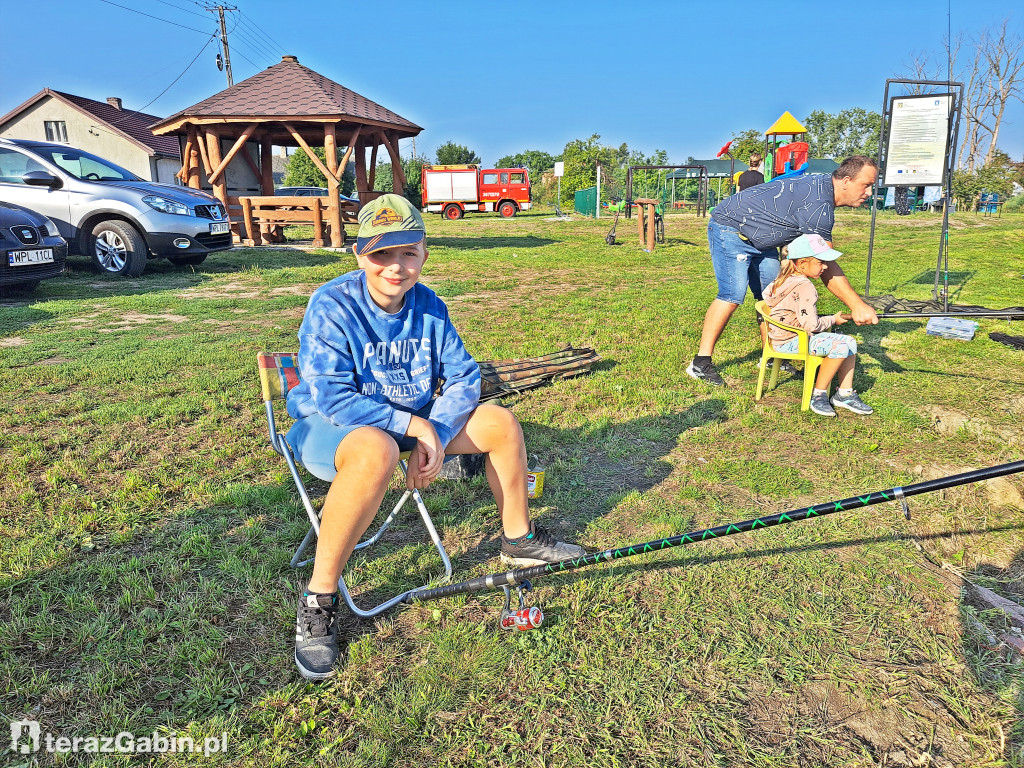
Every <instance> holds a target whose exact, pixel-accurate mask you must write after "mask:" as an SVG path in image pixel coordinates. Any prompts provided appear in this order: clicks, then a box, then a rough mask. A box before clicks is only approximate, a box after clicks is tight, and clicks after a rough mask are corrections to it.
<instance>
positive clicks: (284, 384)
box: [256, 352, 452, 618]
mask: <svg viewBox="0 0 1024 768" xmlns="http://www.w3.org/2000/svg"><path fill="white" fill-rule="evenodd" d="M297 357H298V356H297V355H295V354H290V353H283V352H260V353H259V354H257V355H256V362H257V365H258V366H259V373H260V386H261V388H262V390H263V404H264V406H265V407H266V409H267V426H268V428H269V430H270V445H271V447H272V448H273V449H274V450H275V451H277V452H278V453H279V454H281V455H282V456H284V460H285V461H286V462H287V463H288V469H289V471H290V472H291V474H292V479H293V480H294V481H295V487H296V489H297V490H298V492H299V498H300V499H302V506H303V507H305V509H306V515H307V516H308V517H309V526H310V527H309V532H308V533H307V534H306V537H305V538H304V539H303V540H302V543H301V544H300V545H299V548H298V549H297V550H295V554H294V555H293V556H292V561H291V565H292V568H301V567H302V566H304V565H307V564H308V563H311V562H313V558H308V559H306V560H302V561H300V560H299V558H301V557H302V553H303V552H304V551H305V549H306V547H307V546H309V544H310V543H311V542H312V541H313V538H314V537H315V536H319V535H320V514H319V512H318V511H317V510H315V509H314V508H313V503H312V502H311V501H310V499H309V494H308V493H307V492H306V486H305V483H303V481H302V476H301V475H300V474H299V463H298V461H297V460H296V458H295V456H294V454H293V453H292V450H291V447H290V446H289V445H288V441H287V440H285V437H284V435H283V434H282V433H280V432H278V431H277V426H276V423H275V421H274V402H275V401H278V400H283V399H284V398H285V397H286V396H287V395H288V391H289V390H290V389H292V388H293V387H295V386H296V385H297V384H298V383H299V370H298V368H296V365H295V363H296V358H297ZM408 458H409V453H408V452H406V453H403V454H401V456H400V458H399V462H398V463H399V465H400V466H401V468H402V473H403V474H404V475H408V472H409V465H408V463H407V462H408ZM322 479H325V480H330V478H322ZM410 498H412V499H413V500H414V501H415V503H416V508H417V509H418V510H419V513H420V518H422V520H423V524H424V525H425V526H426V528H427V533H429V534H430V539H431V541H433V542H434V546H435V547H436V548H437V553H438V554H439V555H440V556H441V561H442V562H443V563H444V570H445V575H444V577H443V579H440V580H439V583H441V584H443V583H445V582H447V581H449V580H450V579H451V577H452V564H451V561H450V560H449V559H448V553H447V552H446V551H445V548H444V545H443V544H442V543H441V537H440V536H438V534H437V529H436V528H435V527H434V521H433V520H431V518H430V513H429V512H428V511H427V508H426V506H425V505H424V504H423V498H422V497H421V496H420V492H419V491H418V490H415V489H414V490H411V491H409V490H407V491H406V492H405V493H404V494H403V495H402V498H400V499H399V500H398V503H397V504H395V507H394V509H392V510H391V514H389V515H388V516H387V518H386V519H385V520H384V522H383V523H382V524H381V526H380V528H379V529H378V530H377V532H376V533H375V534H373V536H371V537H370V538H368V539H366V540H365V541H362V542H360V543H359V544H357V545H356V550H360V549H365V548H366V547H370V546H372V545H374V544H376V543H377V542H378V541H380V539H381V537H382V536H383V535H384V532H385V531H386V530H387V529H388V528H389V527H390V526H391V524H392V523H393V522H394V520H395V518H396V517H397V516H398V513H399V512H400V511H401V510H402V508H403V507H404V506H405V504H406V502H407V501H409V499H410ZM338 589H339V590H340V591H341V596H342V598H344V600H345V603H346V605H348V607H349V609H350V610H351V611H352V613H354V614H355V615H356V616H359V617H360V618H370V617H371V616H376V615H377V614H379V613H383V612H384V611H386V610H388V609H390V608H393V607H394V606H396V605H398V604H399V603H400V602H402V600H404V599H405V597H406V596H407V595H409V594H411V593H412V592H414V591H415V590H408V591H406V592H402V593H401V594H399V595H396V596H395V597H392V598H391V599H390V600H386V601H384V602H383V603H381V604H380V605H377V606H374V607H373V608H369V609H366V610H364V609H362V608H360V607H359V606H357V605H356V604H355V602H354V601H353V600H352V596H351V595H350V594H349V591H348V586H347V585H346V584H345V579H344V577H341V578H339V579H338ZM417 589H421V587H418V588H417Z"/></svg>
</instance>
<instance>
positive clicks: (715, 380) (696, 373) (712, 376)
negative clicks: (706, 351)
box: [686, 361, 725, 387]
mask: <svg viewBox="0 0 1024 768" xmlns="http://www.w3.org/2000/svg"><path fill="white" fill-rule="evenodd" d="M686 375H687V376H689V377H690V378H691V379H696V380H697V381H703V382H704V383H705V384H710V385H711V386H713V387H724V386H725V379H723V378H722V377H721V376H719V375H718V369H717V368H715V366H714V364H713V363H708V364H707V365H704V366H701V367H700V368H698V367H697V366H695V365H694V364H693V361H691V362H690V365H689V366H687V368H686Z"/></svg>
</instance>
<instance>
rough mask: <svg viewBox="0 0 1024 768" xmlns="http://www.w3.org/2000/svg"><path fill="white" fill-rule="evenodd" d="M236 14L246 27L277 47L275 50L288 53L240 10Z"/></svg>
mask: <svg viewBox="0 0 1024 768" xmlns="http://www.w3.org/2000/svg"><path fill="white" fill-rule="evenodd" d="M238 16H239V18H241V19H242V22H243V23H244V24H245V25H246V26H247V27H249V28H251V29H252V30H253V31H254V32H255V33H256V34H258V35H260V36H261V37H263V38H264V39H266V40H267V41H268V42H269V43H270V44H271V45H273V46H274V47H275V48H277V50H279V51H280V52H281V53H283V54H287V53H288V51H286V50H285V49H284V48H282V47H281V46H280V45H278V43H277V41H276V40H274V38H272V37H271V36H270V35H268V34H267V33H266V32H264V31H263V29H262V28H261V27H260V26H259V25H258V24H257V23H256V22H255V21H252V20H251V19H250V18H249V17H248V16H247V15H245V14H244V13H243V12H242V11H239V12H238ZM243 17H244V18H243Z"/></svg>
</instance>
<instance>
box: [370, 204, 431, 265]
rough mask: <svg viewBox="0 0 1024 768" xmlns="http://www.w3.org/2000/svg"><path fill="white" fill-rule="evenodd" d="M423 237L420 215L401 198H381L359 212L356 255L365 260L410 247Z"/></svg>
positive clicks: (424, 235)
mask: <svg viewBox="0 0 1024 768" xmlns="http://www.w3.org/2000/svg"><path fill="white" fill-rule="evenodd" d="M424 237H426V234H425V233H424V229H423V218H422V217H421V216H420V212H419V211H417V210H416V209H415V208H413V206H412V204H411V203H410V202H409V201H408V200H407V199H406V198H404V197H402V196H401V195H395V194H387V195H381V196H380V197H378V198H377V199H376V200H371V201H370V202H369V203H367V204H366V205H364V206H363V207H362V208H361V209H360V211H359V234H358V235H357V237H356V249H355V252H356V255H357V256H365V255H366V254H368V253H373V252H374V251H381V250H383V249H385V248H391V247H393V246H396V245H412V244H413V243H418V242H420V241H421V240H423V238H424Z"/></svg>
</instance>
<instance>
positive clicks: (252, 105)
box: [153, 56, 423, 135]
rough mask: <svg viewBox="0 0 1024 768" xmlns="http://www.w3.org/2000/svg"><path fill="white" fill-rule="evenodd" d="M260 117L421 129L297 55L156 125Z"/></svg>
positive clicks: (288, 57)
mask: <svg viewBox="0 0 1024 768" xmlns="http://www.w3.org/2000/svg"><path fill="white" fill-rule="evenodd" d="M228 115H232V116H235V115H237V116H239V117H242V116H245V115H261V116H265V117H282V118H291V117H298V116H300V115H324V116H327V115H339V116H345V117H350V118H353V119H354V120H355V121H356V122H359V121H361V120H370V121H374V122H378V123H387V124H390V125H391V126H393V127H395V128H397V129H398V130H399V131H402V132H403V133H404V132H408V133H410V134H411V135H415V134H417V133H419V132H420V131H422V130H423V129H422V128H421V127H420V126H418V125H416V124H415V123H413V122H411V121H409V120H406V119H405V118H404V117H402V116H401V115H397V114H395V113H394V112H392V111H391V110H390V109H385V108H384V107H382V106H381V105H380V104H377V103H376V102H373V101H370V100H369V99H367V98H366V97H365V96H360V95H359V94H358V93H356V92H355V91H352V90H349V89H348V88H346V87H345V86H343V85H339V84H338V83H336V82H334V81H333V80H330V79H329V78H326V77H324V76H323V75H321V74H320V73H319V72H314V71H313V70H312V69H309V68H308V67H304V66H302V65H301V64H299V62H298V60H297V59H296V58H295V57H294V56H285V57H283V59H282V61H280V62H279V63H277V64H275V65H273V66H272V67H267V69H265V70H263V71H262V72H259V73H258V74H255V75H253V76H252V77H250V78H248V79H247V80H243V81H242V82H240V83H235V84H234V85H233V86H231V87H230V88H226V89H225V90H223V91H221V92H220V93H216V94H214V95H213V96H211V97H210V98H208V99H204V100H203V101H200V102H199V103H198V104H193V105H192V106H191V107H187V108H186V109H183V110H181V111H180V112H178V113H176V114H174V115H171V116H170V117H168V118H166V119H165V120H161V121H160V122H159V123H157V124H156V125H154V126H153V129H154V132H155V131H156V130H157V129H160V128H161V127H162V126H169V125H170V124H172V123H174V122H176V121H178V120H179V119H181V118H183V117H213V116H228Z"/></svg>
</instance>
